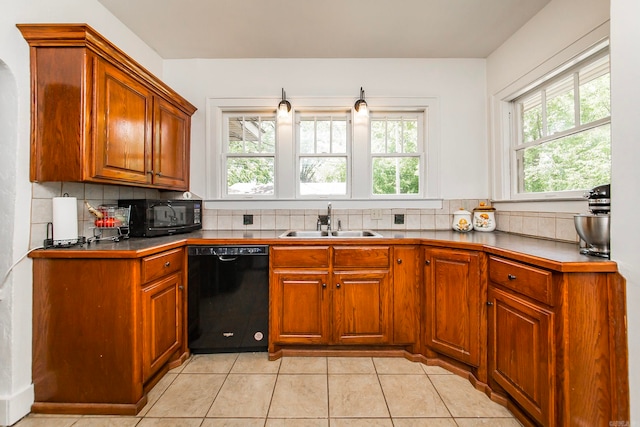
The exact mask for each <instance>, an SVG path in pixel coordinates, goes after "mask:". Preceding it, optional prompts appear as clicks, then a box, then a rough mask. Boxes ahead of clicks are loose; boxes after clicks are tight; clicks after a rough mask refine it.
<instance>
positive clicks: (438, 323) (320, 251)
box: [31, 242, 629, 426]
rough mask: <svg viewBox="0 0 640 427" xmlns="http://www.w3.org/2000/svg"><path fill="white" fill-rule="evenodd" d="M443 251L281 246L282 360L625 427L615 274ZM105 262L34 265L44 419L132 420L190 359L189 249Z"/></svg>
mask: <svg viewBox="0 0 640 427" xmlns="http://www.w3.org/2000/svg"><path fill="white" fill-rule="evenodd" d="M436 243H440V245H439V246H434V245H426V244H423V245H420V244H404V245H389V244H382V243H380V244H375V243H369V242H367V244H355V243H352V244H341V243H339V242H336V243H333V244H318V243H312V242H309V243H306V244H297V243H296V244H286V245H278V244H273V245H271V248H270V263H271V277H270V301H269V310H270V311H269V316H270V318H269V328H270V329H269V357H271V358H277V357H280V356H282V355H283V354H292V355H293V354H296V353H306V354H322V353H324V354H328V355H337V354H352V355H359V354H370V355H373V354H377V355H396V356H398V355H404V356H405V357H408V358H410V359H412V360H421V361H422V362H424V363H427V364H432V365H440V366H443V367H445V368H447V369H449V370H451V371H453V372H455V373H457V374H459V375H462V376H464V377H466V378H468V379H469V380H470V381H471V383H472V384H474V386H475V387H476V388H477V389H479V390H482V391H484V392H485V393H486V394H487V395H489V396H490V397H491V398H492V399H493V400H496V401H498V402H501V403H502V404H504V405H505V406H507V407H508V408H509V409H510V410H511V411H512V412H513V413H514V414H515V415H516V416H517V417H518V418H519V419H520V420H521V421H522V422H523V423H524V424H525V425H538V426H576V425H585V426H600V425H603V426H607V425H610V424H609V423H610V422H617V423H618V424H617V425H623V423H625V422H628V420H629V394H628V390H629V388H628V387H629V386H628V371H627V350H626V348H627V347H626V346H627V342H626V323H625V322H626V308H625V301H626V297H625V281H624V279H623V278H622V277H621V276H620V275H619V274H618V273H617V272H616V269H615V264H613V263H610V264H606V265H604V266H603V265H602V264H600V265H598V264H597V263H589V262H584V263H582V262H581V263H555V264H554V263H550V262H547V261H545V260H543V259H539V258H535V257H530V256H526V255H522V254H519V253H516V252H510V251H505V250H497V252H500V253H499V254H496V253H494V252H496V250H494V249H492V248H484V247H478V249H473V248H474V247H475V246H473V245H470V247H469V248H460V247H444V246H443V245H442V244H441V242H436ZM454 246H455V245H454ZM102 253H103V255H104V256H102V255H100V256H96V255H95V253H92V252H91V251H82V250H80V251H77V253H71V252H64V251H55V250H54V251H42V252H40V251H36V252H34V253H32V254H31V256H32V257H33V258H34V267H33V271H34V297H33V301H34V306H33V312H34V322H33V383H34V388H35V403H34V405H33V411H34V412H53V413H84V414H135V413H137V412H138V411H139V410H140V409H141V408H142V407H143V406H144V405H145V403H146V392H147V391H148V390H149V389H150V388H151V387H152V386H153V385H154V384H155V383H156V382H157V381H158V380H159V379H160V378H161V377H162V375H163V374H164V373H165V372H166V371H167V370H168V369H169V367H170V366H174V365H177V364H179V363H181V362H182V361H184V360H185V358H186V357H187V356H188V349H187V345H186V343H185V337H186V321H185V314H186V313H185V299H186V292H185V289H184V288H185V287H186V286H187V284H186V283H185V277H186V273H185V271H186V257H185V251H184V247H178V246H176V248H175V249H171V250H158V252H157V253H153V252H147V253H146V255H137V253H135V252H133V253H130V252H122V253H119V252H115V251H114V252H108V251H105V252H102ZM107 255H108V256H107Z"/></svg>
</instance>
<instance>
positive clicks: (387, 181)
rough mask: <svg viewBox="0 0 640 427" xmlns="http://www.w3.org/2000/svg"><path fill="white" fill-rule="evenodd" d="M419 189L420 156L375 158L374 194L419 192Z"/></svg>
mask: <svg viewBox="0 0 640 427" xmlns="http://www.w3.org/2000/svg"><path fill="white" fill-rule="evenodd" d="M419 190H420V172H419V158H418V157H391V158H390V157H385V158H380V157H378V158H374V159H373V194H417V193H418V192H419Z"/></svg>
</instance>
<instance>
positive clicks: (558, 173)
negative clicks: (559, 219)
mask: <svg viewBox="0 0 640 427" xmlns="http://www.w3.org/2000/svg"><path fill="white" fill-rule="evenodd" d="M610 98H611V96H610V78H609V54H608V51H602V52H599V53H598V54H596V55H594V56H592V57H590V58H588V59H586V60H584V61H582V62H581V63H579V64H577V65H576V66H575V67H573V68H571V69H569V70H567V71H566V72H564V73H563V74H560V75H558V76H555V77H554V78H553V79H551V80H549V81H546V82H544V83H543V84H542V85H540V86H538V87H536V88H535V89H533V90H531V91H529V92H527V93H525V94H524V95H522V96H520V97H518V98H517V99H515V100H514V101H513V105H514V109H513V110H514V111H515V113H516V123H517V138H516V139H515V141H514V142H513V144H512V159H513V161H514V162H515V167H514V168H513V170H515V171H517V191H518V193H520V194H527V193H529V194H533V193H551V192H566V191H575V190H584V189H587V188H591V187H594V186H596V185H600V184H605V183H609V182H610V179H611V101H610Z"/></svg>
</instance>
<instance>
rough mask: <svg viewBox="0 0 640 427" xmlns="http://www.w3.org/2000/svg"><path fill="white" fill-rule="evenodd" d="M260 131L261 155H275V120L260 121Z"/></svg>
mask: <svg viewBox="0 0 640 427" xmlns="http://www.w3.org/2000/svg"><path fill="white" fill-rule="evenodd" d="M260 129H261V131H262V133H261V135H260V140H261V142H262V147H261V148H262V150H261V152H262V153H275V152H276V121H275V120H262V121H261V122H260Z"/></svg>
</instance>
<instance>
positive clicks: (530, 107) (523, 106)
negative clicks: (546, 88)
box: [518, 92, 542, 142]
mask: <svg viewBox="0 0 640 427" xmlns="http://www.w3.org/2000/svg"><path fill="white" fill-rule="evenodd" d="M518 106H519V109H520V118H521V120H522V142H531V141H535V140H537V139H540V138H542V93H541V92H537V93H535V94H533V96H531V97H530V98H528V99H525V100H524V101H522V102H521V103H520V104H518Z"/></svg>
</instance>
